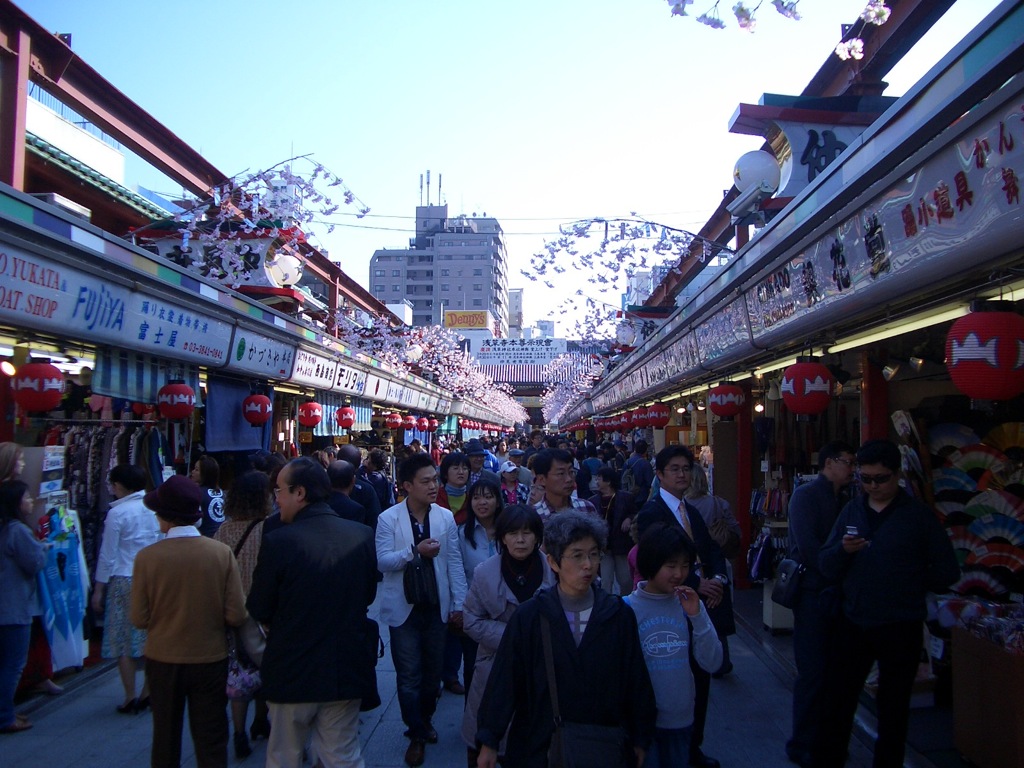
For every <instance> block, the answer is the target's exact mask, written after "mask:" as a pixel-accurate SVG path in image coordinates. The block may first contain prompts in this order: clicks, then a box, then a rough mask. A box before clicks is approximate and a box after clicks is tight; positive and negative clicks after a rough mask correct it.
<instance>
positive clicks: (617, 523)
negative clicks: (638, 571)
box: [590, 466, 636, 595]
mask: <svg viewBox="0 0 1024 768" xmlns="http://www.w3.org/2000/svg"><path fill="white" fill-rule="evenodd" d="M596 477H597V493H595V494H594V495H593V496H591V497H590V503H591V504H593V505H594V508H595V509H596V510H597V512H598V514H599V515H600V516H601V519H602V520H604V522H605V524H606V525H607V526H608V549H607V550H605V553H604V555H603V556H602V557H601V586H602V587H603V588H604V589H605V591H607V592H610V593H611V594H618V595H628V594H629V593H630V592H632V591H633V578H632V576H631V575H630V572H629V560H628V556H629V550H630V549H631V548H632V547H633V538H632V537H631V536H630V535H629V529H630V526H631V525H632V523H633V516H634V515H635V514H636V499H635V498H634V496H633V494H631V493H626V492H624V491H622V490H621V483H622V474H621V473H620V472H616V471H615V470H614V469H613V468H612V467H608V466H602V467H601V468H599V469H598V470H597V473H596Z"/></svg>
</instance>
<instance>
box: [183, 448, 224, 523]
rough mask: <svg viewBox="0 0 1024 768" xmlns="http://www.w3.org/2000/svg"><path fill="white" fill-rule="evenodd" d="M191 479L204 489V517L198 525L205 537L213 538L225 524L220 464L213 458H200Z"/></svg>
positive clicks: (194, 466)
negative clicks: (222, 524)
mask: <svg viewBox="0 0 1024 768" xmlns="http://www.w3.org/2000/svg"><path fill="white" fill-rule="evenodd" d="M189 477H190V478H191V479H192V482H194V483H195V484H196V485H198V486H199V487H200V488H202V489H203V504H202V512H203V515H202V517H201V518H199V523H198V524H197V525H196V527H197V528H199V532H200V533H201V534H203V536H210V537H211V538H212V537H213V535H214V534H216V533H217V529H218V528H220V526H221V523H223V522H224V491H222V490H221V488H220V464H218V463H217V460H216V459H215V458H213V456H206V455H203V456H200V457H199V458H198V459H196V460H195V463H194V464H193V465H192V471H191V472H190V473H189Z"/></svg>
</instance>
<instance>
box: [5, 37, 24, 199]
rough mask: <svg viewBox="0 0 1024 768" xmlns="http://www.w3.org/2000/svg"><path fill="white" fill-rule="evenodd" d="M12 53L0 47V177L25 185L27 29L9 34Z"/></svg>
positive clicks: (6, 182)
mask: <svg viewBox="0 0 1024 768" xmlns="http://www.w3.org/2000/svg"><path fill="white" fill-rule="evenodd" d="M12 38H13V39H12V42H13V43H14V50H13V54H12V53H10V52H7V51H0V181H2V182H4V183H5V184H10V185H11V186H12V187H14V188H15V189H18V190H22V191H24V189H25V114H26V112H27V111H28V82H29V80H28V74H29V63H30V59H31V53H32V43H31V39H30V37H29V34H28V32H26V31H25V30H23V29H19V30H18V32H17V35H12Z"/></svg>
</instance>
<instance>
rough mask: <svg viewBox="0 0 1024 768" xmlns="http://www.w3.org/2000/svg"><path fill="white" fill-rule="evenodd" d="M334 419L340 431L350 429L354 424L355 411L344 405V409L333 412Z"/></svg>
mask: <svg viewBox="0 0 1024 768" xmlns="http://www.w3.org/2000/svg"><path fill="white" fill-rule="evenodd" d="M334 418H335V419H336V420H337V422H338V426H339V427H341V428H342V429H352V427H353V425H355V423H356V409H355V408H353V407H352V406H350V405H346V406H345V407H344V408H339V409H338V410H337V411H335V412H334Z"/></svg>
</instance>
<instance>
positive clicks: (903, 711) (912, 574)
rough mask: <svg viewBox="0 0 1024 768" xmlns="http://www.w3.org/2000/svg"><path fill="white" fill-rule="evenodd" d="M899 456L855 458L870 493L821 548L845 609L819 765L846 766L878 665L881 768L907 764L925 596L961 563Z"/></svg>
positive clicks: (881, 452) (874, 446)
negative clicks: (910, 484)
mask: <svg viewBox="0 0 1024 768" xmlns="http://www.w3.org/2000/svg"><path fill="white" fill-rule="evenodd" d="M901 464H902V457H901V456H900V449H899V447H898V446H897V445H896V444H895V443H893V442H891V441H889V440H869V441H868V442H866V443H864V445H862V446H861V448H860V450H859V451H857V472H858V475H859V477H860V482H861V486H862V488H863V489H864V493H863V494H861V495H860V496H858V497H857V498H855V499H853V500H852V501H851V502H850V503H849V504H847V505H846V506H845V507H843V511H842V512H840V513H839V518H838V519H837V520H836V524H835V526H834V527H833V528H832V533H831V534H830V535H829V537H828V541H826V542H825V546H824V547H822V550H821V555H820V557H819V559H818V565H819V567H820V568H821V572H822V574H823V575H824V576H825V577H826V578H829V579H832V580H834V581H836V582H838V583H839V585H840V590H841V593H842V612H841V615H840V617H839V629H838V632H837V633H836V642H835V643H834V644H833V653H832V654H831V655H830V662H829V665H828V670H827V673H826V682H825V685H826V689H827V691H828V699H827V702H828V709H827V711H826V713H825V715H824V717H823V719H822V723H821V727H820V728H819V730H818V737H817V738H816V740H815V746H814V755H813V760H814V765H815V766H820V767H821V768H833V766H834V767H835V768H838V767H839V766H842V765H845V763H846V750H847V745H848V744H849V741H850V729H851V728H852V726H853V716H854V714H855V713H856V711H857V701H858V698H859V696H860V691H861V690H862V689H863V688H864V681H865V680H866V679H867V676H868V672H870V671H871V666H872V665H873V664H874V663H875V662H876V661H877V662H878V695H877V697H876V702H877V705H878V738H877V739H876V741H875V762H874V764H875V765H876V766H890V765H892V766H901V765H903V756H904V753H905V751H906V739H907V722H908V720H909V717H910V696H911V694H912V692H913V687H914V678H915V677H916V676H917V667H918V663H919V661H920V658H921V643H922V637H923V631H922V630H923V622H924V619H925V616H926V613H927V610H926V606H925V595H926V594H927V593H928V592H945V591H946V590H947V589H949V587H950V585H952V584H953V583H954V582H955V581H956V580H957V579H958V578H960V566H959V565H958V564H957V560H956V555H955V554H954V552H953V545H952V544H951V543H950V540H949V537H948V536H947V535H946V532H945V531H944V530H943V528H942V526H941V525H940V524H939V521H938V519H937V518H936V517H935V513H934V512H932V511H931V509H929V508H928V506H927V505H925V504H924V503H923V502H921V501H920V500H918V499H915V498H913V497H912V496H910V495H908V494H907V493H906V492H905V491H904V490H903V489H902V488H900V466H901Z"/></svg>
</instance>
